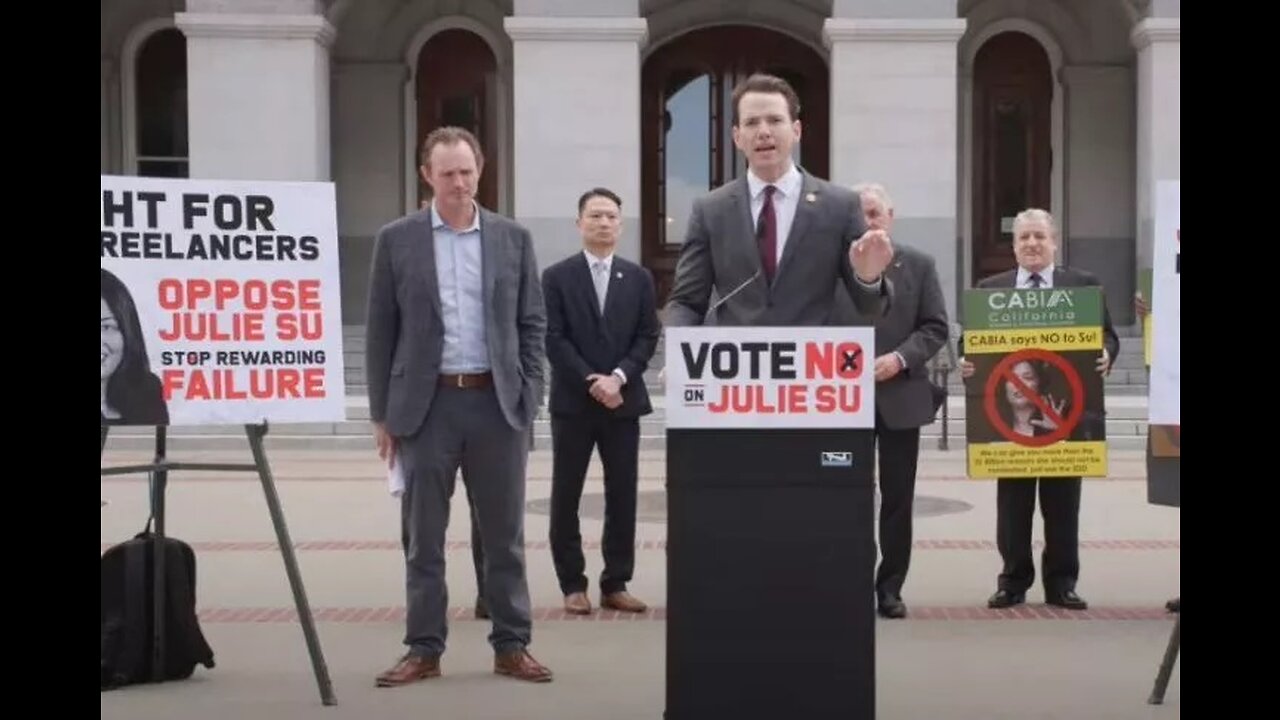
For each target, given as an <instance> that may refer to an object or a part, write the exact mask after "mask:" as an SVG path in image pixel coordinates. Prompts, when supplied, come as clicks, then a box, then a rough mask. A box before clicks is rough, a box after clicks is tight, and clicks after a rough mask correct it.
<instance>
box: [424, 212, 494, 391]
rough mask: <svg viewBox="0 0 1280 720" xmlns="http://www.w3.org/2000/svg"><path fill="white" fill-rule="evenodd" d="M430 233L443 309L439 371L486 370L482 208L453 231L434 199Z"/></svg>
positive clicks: (487, 358) (486, 348)
mask: <svg viewBox="0 0 1280 720" xmlns="http://www.w3.org/2000/svg"><path fill="white" fill-rule="evenodd" d="M473 204H474V203H473ZM431 232H432V235H433V237H434V239H435V253H436V278H437V281H438V283H439V285H440V310H441V312H442V314H443V315H444V353H443V357H442V358H441V360H440V372H442V373H446V374H455V373H479V372H485V371H487V370H489V339H488V335H487V333H486V331H485V323H484V278H483V275H482V274H481V257H482V256H481V252H480V243H481V242H483V238H481V233H480V208H479V207H476V211H475V216H474V219H473V220H472V221H471V225H470V227H467V228H464V229H462V230H454V229H453V228H451V227H449V226H448V225H447V224H446V223H445V221H444V220H443V219H442V218H441V217H440V213H439V212H437V211H436V203H435V201H434V200H432V201H431Z"/></svg>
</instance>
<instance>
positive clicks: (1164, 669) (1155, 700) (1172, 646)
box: [1147, 608, 1182, 705]
mask: <svg viewBox="0 0 1280 720" xmlns="http://www.w3.org/2000/svg"><path fill="white" fill-rule="evenodd" d="M1181 631H1182V609H1181V608H1179V609H1178V619H1177V620H1175V621H1174V623H1173V632H1172V633H1170V634H1169V645H1168V647H1166V648H1165V650H1164V660H1163V661H1161V663H1160V671H1159V672H1157V673H1156V685H1155V687H1154V688H1152V689H1151V697H1149V698H1147V704H1148V705H1160V704H1162V703H1163V702H1164V691H1165V688H1167V687H1169V676H1170V675H1172V674H1173V664H1174V663H1175V662H1177V660H1178V652H1179V651H1180V650H1181Z"/></svg>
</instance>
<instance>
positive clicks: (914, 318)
mask: <svg viewBox="0 0 1280 720" xmlns="http://www.w3.org/2000/svg"><path fill="white" fill-rule="evenodd" d="M853 190H854V192H856V193H857V194H858V197H859V199H860V200H861V202H862V215H863V217H865V218H866V222H867V225H868V226H870V227H871V228H878V229H881V230H884V231H885V232H886V233H888V232H891V231H892V229H893V200H892V199H891V198H890V197H889V193H888V192H887V191H886V190H885V189H884V187H883V186H881V185H879V184H875V183H864V184H860V185H855V186H854V188H853ZM893 251H894V255H893V262H892V263H891V264H890V265H889V267H888V269H886V270H885V276H886V277H887V278H888V279H889V280H890V281H891V282H892V283H893V287H894V296H893V307H892V308H890V309H889V312H888V313H886V314H884V315H883V316H881V317H879V318H873V319H872V320H873V322H874V323H875V326H876V353H877V357H876V360H875V377H876V445H877V450H878V453H879V455H880V472H879V484H880V527H879V534H880V567H879V568H878V569H877V571H876V600H877V605H876V608H877V611H878V612H879V613H880V614H881V615H882V616H884V617H887V618H902V617H906V616H907V606H906V604H905V603H904V602H903V601H902V586H903V584H904V583H905V582H906V579H907V568H908V567H909V566H910V565H911V534H912V527H911V525H912V523H911V517H912V512H913V507H912V506H913V505H914V502H915V489H916V468H917V464H918V461H919V457H920V428H921V427H922V426H924V425H928V424H929V423H931V422H933V419H934V416H935V415H936V414H937V412H938V408H939V407H940V406H941V404H942V403H943V402H945V401H946V389H945V388H940V387H937V386H936V385H934V384H933V382H932V381H931V380H930V379H929V372H928V369H927V368H926V367H925V363H927V362H928V361H929V358H931V357H933V356H934V355H935V354H936V353H937V352H938V350H939V349H941V348H942V346H943V345H944V344H946V342H947V330H948V327H947V305H946V301H945V300H943V297H942V284H941V282H939V280H938V268H937V265H936V264H935V263H934V261H933V258H932V257H931V256H929V255H926V254H925V253H923V252H920V251H919V250H916V249H915V248H913V247H910V246H908V245H903V244H902V243H898V242H895V243H894V247H893ZM837 295H839V293H837ZM837 301H838V303H839V304H840V305H841V306H842V313H841V315H842V317H840V318H838V319H837V324H859V323H858V322H857V320H856V318H857V316H856V314H854V313H852V312H851V310H852V308H849V307H848V301H847V300H845V299H844V298H840V297H837Z"/></svg>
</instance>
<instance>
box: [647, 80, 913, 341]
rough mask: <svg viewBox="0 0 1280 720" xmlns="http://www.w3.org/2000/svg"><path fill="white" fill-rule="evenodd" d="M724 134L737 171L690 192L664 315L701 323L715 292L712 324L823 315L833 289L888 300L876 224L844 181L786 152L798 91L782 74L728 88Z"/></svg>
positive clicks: (880, 305)
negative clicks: (803, 166) (729, 128)
mask: <svg viewBox="0 0 1280 720" xmlns="http://www.w3.org/2000/svg"><path fill="white" fill-rule="evenodd" d="M732 101H733V142H734V144H735V145H736V146H737V148H738V150H740V151H741V152H742V154H743V155H744V156H745V157H746V161H747V172H746V173H745V175H744V177H741V178H738V179H737V180H734V181H733V182H729V183H726V184H724V185H722V186H720V187H719V188H717V189H715V190H713V191H712V192H711V193H709V194H707V195H705V196H703V197H700V198H698V199H697V200H695V201H694V204H693V210H692V212H691V213H690V216H689V228H688V232H687V233H686V235H685V241H684V245H683V246H682V247H681V249H680V258H679V260H678V261H677V263H676V271H675V282H674V286H673V287H672V290H671V296H670V298H669V299H668V302H667V306H666V310H665V320H666V322H667V324H668V325H679V326H683V325H701V324H702V323H703V322H704V321H705V320H707V315H708V311H709V310H711V309H712V307H713V306H712V305H711V294H712V289H714V290H715V291H716V292H717V293H718V295H719V297H720V299H719V300H717V301H716V302H717V305H716V306H715V307H714V309H715V313H714V317H713V320H714V321H715V323H716V324H719V325H764V326H768V325H781V326H787V325H826V324H827V323H828V321H829V320H830V317H831V313H832V309H833V308H832V294H833V292H834V291H835V290H836V289H837V288H838V287H844V288H845V290H846V292H847V293H848V294H849V296H850V298H851V300H852V301H853V304H854V307H855V308H857V309H858V311H859V312H860V313H862V314H863V315H864V316H870V317H876V316H879V315H881V314H883V313H884V312H885V310H886V309H887V308H888V307H889V305H890V302H891V300H892V295H893V287H892V283H891V282H890V281H889V280H887V279H885V278H883V277H882V273H883V272H884V269H885V268H886V267H888V265H889V263H890V262H891V261H892V259H893V247H892V245H891V244H890V242H889V238H888V236H887V235H886V234H885V232H884V231H883V230H876V229H871V230H868V229H867V228H866V226H865V224H864V222H863V218H862V208H861V207H860V206H859V204H858V199H857V197H856V196H855V195H854V193H853V191H851V190H849V189H846V188H842V187H840V186H838V185H834V184H832V183H828V182H826V181H825V180H821V179H819V178H816V177H813V176H812V175H810V174H808V173H807V172H802V171H801V170H800V169H799V168H797V167H796V165H795V163H794V162H792V159H791V152H792V147H793V146H794V145H795V142H796V141H797V140H799V139H800V121H799V120H798V119H797V118H798V117H799V114H800V99H799V97H798V96H797V95H796V92H795V90H793V89H792V88H791V86H790V85H789V84H788V83H787V82H786V81H785V80H783V79H781V78H778V77H774V76H771V75H752V76H751V77H749V78H747V79H746V80H744V81H743V82H742V83H740V84H739V85H738V86H737V87H736V88H734V91H733V97H732Z"/></svg>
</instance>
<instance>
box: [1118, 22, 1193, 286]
mask: <svg viewBox="0 0 1280 720" xmlns="http://www.w3.org/2000/svg"><path fill="white" fill-rule="evenodd" d="M1181 22H1182V21H1181V18H1179V17H1149V18H1146V19H1145V20H1142V21H1141V22H1139V23H1138V24H1137V25H1136V26H1135V27H1134V29H1133V33H1132V34H1131V36H1130V37H1131V39H1132V41H1133V46H1134V47H1135V48H1136V49H1137V51H1138V152H1137V163H1138V172H1137V176H1138V188H1137V191H1138V203H1137V205H1138V223H1137V225H1138V266H1139V267H1143V268H1149V267H1151V259H1152V251H1151V243H1152V240H1153V234H1154V233H1155V227H1154V221H1155V193H1156V183H1157V182H1159V181H1161V180H1177V179H1180V178H1181V175H1182V170H1181V169H1182V151H1181V143H1182V140H1181V136H1182V123H1181V119H1180V114H1181V111H1182V92H1181V82H1182V61H1181Z"/></svg>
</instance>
